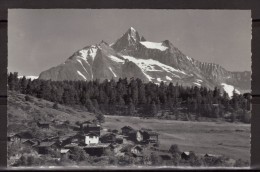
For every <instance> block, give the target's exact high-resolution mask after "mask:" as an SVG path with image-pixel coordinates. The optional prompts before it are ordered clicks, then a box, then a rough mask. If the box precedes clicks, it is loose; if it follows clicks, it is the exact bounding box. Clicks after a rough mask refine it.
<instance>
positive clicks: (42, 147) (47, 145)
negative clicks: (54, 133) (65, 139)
mask: <svg viewBox="0 0 260 172" xmlns="http://www.w3.org/2000/svg"><path fill="white" fill-rule="evenodd" d="M37 149H38V153H39V154H44V155H45V154H49V153H50V152H51V151H58V152H60V145H59V144H58V143H57V142H41V143H40V144H39V145H38V146H37Z"/></svg>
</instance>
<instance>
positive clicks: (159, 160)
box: [150, 152, 162, 165]
mask: <svg viewBox="0 0 260 172" xmlns="http://www.w3.org/2000/svg"><path fill="white" fill-rule="evenodd" d="M150 158H151V162H152V165H161V163H162V158H161V157H160V156H159V155H157V154H155V153H154V152H153V153H151V157H150Z"/></svg>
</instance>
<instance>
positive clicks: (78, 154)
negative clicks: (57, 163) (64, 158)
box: [70, 147, 88, 162]
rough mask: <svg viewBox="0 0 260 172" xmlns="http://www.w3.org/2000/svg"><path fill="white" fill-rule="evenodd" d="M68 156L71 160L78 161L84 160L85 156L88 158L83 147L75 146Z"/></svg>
mask: <svg viewBox="0 0 260 172" xmlns="http://www.w3.org/2000/svg"><path fill="white" fill-rule="evenodd" d="M70 157H71V159H72V160H74V161H76V162H79V161H84V160H85V159H86V158H88V155H87V153H86V152H85V151H84V150H83V149H80V148H77V147H75V148H74V149H73V151H72V153H71V156H70Z"/></svg>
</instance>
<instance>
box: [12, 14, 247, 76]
mask: <svg viewBox="0 0 260 172" xmlns="http://www.w3.org/2000/svg"><path fill="white" fill-rule="evenodd" d="M251 23H252V20H251V12H250V10H152V9H138V10H137V9H9V10H8V72H18V74H19V75H33V76H38V75H39V74H40V73H41V72H42V71H44V70H47V69H49V68H51V67H54V66H57V65H59V64H61V63H63V62H64V61H65V60H66V59H67V58H69V57H70V56H71V55H72V54H73V53H74V52H76V51H77V50H79V49H81V48H83V47H85V46H88V45H92V44H96V43H100V42H101V41H102V40H104V41H106V42H108V43H113V42H115V41H116V40H117V39H118V38H120V37H121V36H122V35H123V34H124V33H125V32H126V31H127V30H128V29H129V28H130V27H133V28H135V30H137V31H138V33H139V34H140V35H142V36H144V37H145V38H146V40H147V41H154V42H161V41H163V40H170V41H171V42H172V43H173V45H174V46H175V47H177V48H178V49H179V50H181V51H182V52H183V53H184V54H185V55H187V56H189V57H192V58H194V59H196V60H199V61H202V62H209V63H216V64H220V65H221V66H223V67H224V68H225V69H227V70H229V71H251V38H252V36H251V33H252V32H251Z"/></svg>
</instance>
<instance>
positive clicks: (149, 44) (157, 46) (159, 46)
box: [140, 41, 168, 51]
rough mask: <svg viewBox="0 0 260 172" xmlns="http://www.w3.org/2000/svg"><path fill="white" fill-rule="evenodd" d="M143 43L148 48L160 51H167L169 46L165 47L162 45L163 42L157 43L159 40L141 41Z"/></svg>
mask: <svg viewBox="0 0 260 172" xmlns="http://www.w3.org/2000/svg"><path fill="white" fill-rule="evenodd" d="M140 43H141V44H142V45H144V46H145V47H146V48H149V49H157V50H160V51H165V50H167V49H168V47H165V46H163V45H162V43H161V42H160V43H157V42H149V41H143V42H140Z"/></svg>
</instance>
